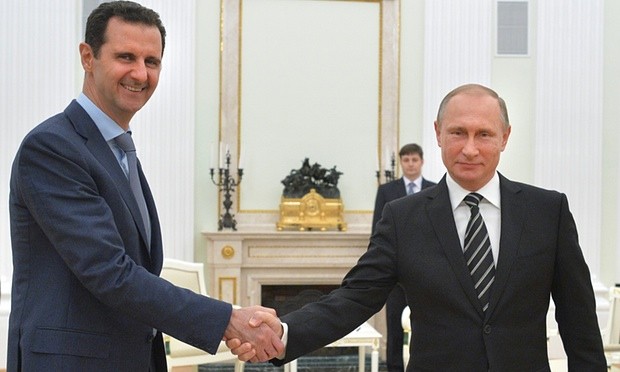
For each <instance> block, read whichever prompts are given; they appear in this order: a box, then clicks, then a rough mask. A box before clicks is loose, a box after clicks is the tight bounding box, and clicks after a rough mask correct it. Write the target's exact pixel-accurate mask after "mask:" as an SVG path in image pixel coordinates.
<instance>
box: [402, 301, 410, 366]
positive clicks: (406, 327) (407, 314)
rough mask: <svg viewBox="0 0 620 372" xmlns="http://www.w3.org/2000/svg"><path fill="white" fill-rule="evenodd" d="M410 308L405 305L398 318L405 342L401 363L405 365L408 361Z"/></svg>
mask: <svg viewBox="0 0 620 372" xmlns="http://www.w3.org/2000/svg"><path fill="white" fill-rule="evenodd" d="M410 316H411V309H410V308H409V306H405V308H404V309H403V313H402V315H401V318H400V322H401V325H402V326H403V334H404V338H405V340H406V341H405V342H403V365H404V366H405V367H407V363H409V344H410V343H411V319H409V317H410Z"/></svg>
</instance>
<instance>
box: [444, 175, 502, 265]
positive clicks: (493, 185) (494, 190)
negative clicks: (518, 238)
mask: <svg viewBox="0 0 620 372" xmlns="http://www.w3.org/2000/svg"><path fill="white" fill-rule="evenodd" d="M446 181H447V182H446V183H447V185H448V193H449V194H450V204H452V213H453V214H454V222H455V224H456V231H457V232H458V235H459V240H460V241H461V249H463V241H464V240H465V230H467V222H468V221H469V216H470V215H471V212H470V209H469V207H468V206H467V205H466V204H465V202H464V201H463V198H465V196H466V195H467V194H469V193H470V192H477V193H478V194H480V195H482V196H483V197H484V198H483V199H482V200H481V201H480V204H479V206H478V207H479V208H480V214H481V215H482V218H483V219H484V224H485V225H486V227H487V231H488V232H489V240H490V241H491V251H492V252H493V262H494V263H495V266H497V258H498V257H499V238H500V236H501V225H502V224H501V197H500V192H499V176H498V175H497V172H496V173H495V176H493V178H491V180H490V181H489V182H488V183H487V184H486V185H484V186H483V187H482V188H481V189H479V190H476V191H469V190H465V189H464V188H462V187H461V186H460V185H459V184H458V183H456V181H454V179H452V177H450V175H449V174H447V175H446Z"/></svg>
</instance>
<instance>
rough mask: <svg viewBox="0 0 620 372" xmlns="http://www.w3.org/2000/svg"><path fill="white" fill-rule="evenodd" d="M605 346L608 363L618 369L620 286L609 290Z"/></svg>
mask: <svg viewBox="0 0 620 372" xmlns="http://www.w3.org/2000/svg"><path fill="white" fill-rule="evenodd" d="M603 348H604V350H605V356H606V357H607V365H608V366H609V367H611V370H612V371H616V370H617V369H615V368H618V365H619V364H620V288H619V287H612V288H611V289H610V290H609V317H608V318H607V328H606V329H605V332H604V334H603Z"/></svg>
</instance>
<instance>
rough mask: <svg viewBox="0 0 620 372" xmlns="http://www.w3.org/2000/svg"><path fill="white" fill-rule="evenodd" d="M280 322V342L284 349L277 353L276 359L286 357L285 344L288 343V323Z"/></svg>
mask: <svg viewBox="0 0 620 372" xmlns="http://www.w3.org/2000/svg"><path fill="white" fill-rule="evenodd" d="M281 324H282V338H281V340H282V343H283V344H284V351H283V352H282V354H280V355H278V356H277V357H276V359H279V360H282V359H284V358H286V344H287V343H288V324H286V323H281Z"/></svg>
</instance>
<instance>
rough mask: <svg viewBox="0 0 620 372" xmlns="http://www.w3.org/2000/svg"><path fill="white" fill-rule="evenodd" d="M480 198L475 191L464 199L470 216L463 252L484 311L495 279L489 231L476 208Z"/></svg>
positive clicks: (487, 305)
mask: <svg viewBox="0 0 620 372" xmlns="http://www.w3.org/2000/svg"><path fill="white" fill-rule="evenodd" d="M480 200H482V195H480V194H477V193H470V194H468V195H467V196H466V197H465V199H464V201H465V204H467V205H468V206H469V209H470V210H471V216H470V218H469V222H468V223H467V230H466V231H465V242H464V245H465V247H464V248H463V253H464V255H465V261H466V262H467V267H468V268H469V272H470V273H471V277H472V279H473V281H474V286H475V288H476V293H477V294H478V300H480V304H482V310H483V311H486V310H487V308H488V307H489V298H490V294H491V285H492V284H493V280H494V279H495V265H493V252H492V251H491V242H490V241H489V233H488V231H487V227H486V225H485V224H484V220H483V219H482V215H481V214H480V209H479V208H478V203H480Z"/></svg>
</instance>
